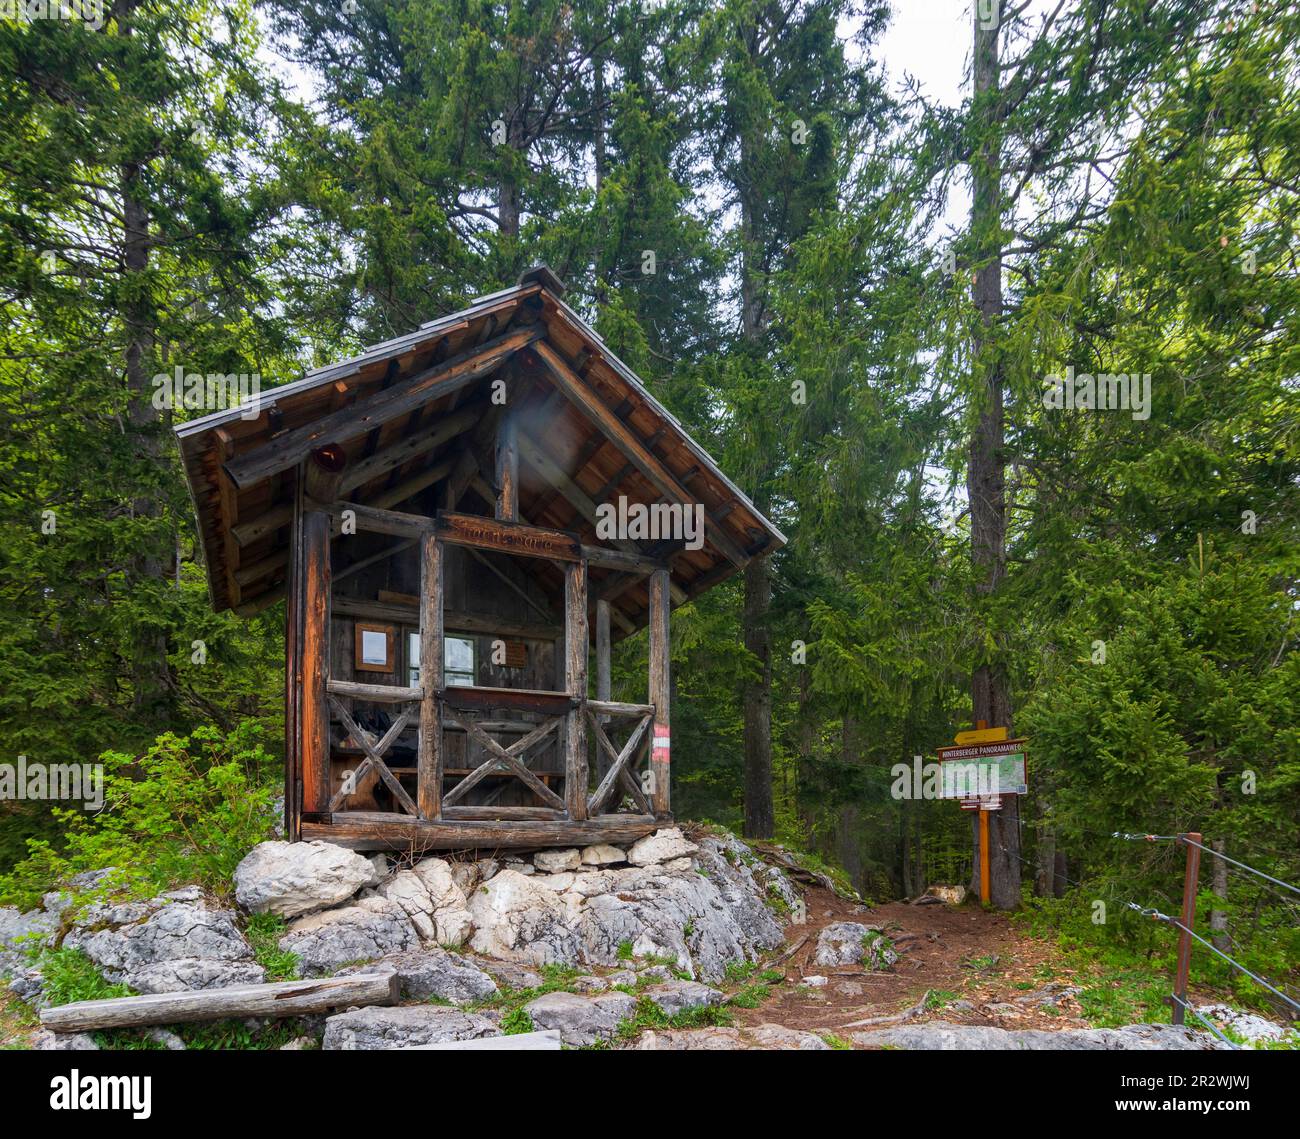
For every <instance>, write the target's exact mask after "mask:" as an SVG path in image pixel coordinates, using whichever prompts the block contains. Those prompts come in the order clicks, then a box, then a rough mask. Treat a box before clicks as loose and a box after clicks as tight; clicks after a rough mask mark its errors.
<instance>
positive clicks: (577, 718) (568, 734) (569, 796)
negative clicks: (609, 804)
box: [564, 558, 589, 821]
mask: <svg viewBox="0 0 1300 1139" xmlns="http://www.w3.org/2000/svg"><path fill="white" fill-rule="evenodd" d="M588 636H589V634H588V632H587V561H586V559H585V558H580V559H579V560H578V561H576V562H569V563H567V564H566V565H565V567H564V681H565V683H564V687H565V691H566V692H568V694H569V695H570V696H572V697H573V699H574V706H573V708H572V709H570V711H569V712H568V714H567V715H566V717H565V725H564V726H565V731H564V798H565V804H566V806H567V807H568V810H569V818H570V819H573V820H575V821H581V820H583V819H585V818H586V817H587V648H588Z"/></svg>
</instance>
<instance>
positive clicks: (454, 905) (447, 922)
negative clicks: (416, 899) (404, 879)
mask: <svg viewBox="0 0 1300 1139" xmlns="http://www.w3.org/2000/svg"><path fill="white" fill-rule="evenodd" d="M475 865H476V866H482V863H476V864H475ZM493 865H495V863H494V864H493ZM415 876H416V877H417V878H419V879H420V881H421V882H422V883H423V884H424V888H425V890H426V891H427V892H428V895H429V900H430V901H431V902H432V903H433V925H434V940H435V941H437V942H438V944H439V945H453V946H460V945H464V944H465V941H466V939H468V937H469V935H470V932H471V931H472V930H473V928H474V925H473V920H472V918H471V917H470V912H469V901H468V900H467V897H468V896H467V895H466V893H465V891H464V890H463V889H462V888H461V886H460V884H459V883H458V882H457V881H456V877H455V875H454V874H453V873H452V868H451V864H450V863H449V862H447V861H445V860H444V859H441V858H426V859H424V860H423V861H421V862H419V863H417V864H416V866H415Z"/></svg>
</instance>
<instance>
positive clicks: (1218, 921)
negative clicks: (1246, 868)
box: [1210, 838, 1231, 953]
mask: <svg viewBox="0 0 1300 1139" xmlns="http://www.w3.org/2000/svg"><path fill="white" fill-rule="evenodd" d="M1227 847H1228V843H1227V840H1226V839H1222V838H1216V839H1213V840H1212V841H1211V842H1210V849H1211V850H1214V851H1217V852H1218V853H1219V854H1224V853H1226V851H1227ZM1213 861H1214V866H1213V868H1212V869H1211V871H1210V889H1211V890H1212V891H1213V892H1214V896H1215V897H1216V898H1221V899H1222V900H1223V901H1224V902H1226V901H1227V900H1228V864H1227V863H1226V862H1224V861H1223V859H1222V858H1216V859H1214V860H1213ZM1210 941H1211V942H1212V943H1213V945H1214V948H1215V949H1217V950H1218V951H1219V952H1220V953H1227V952H1228V949H1229V947H1230V945H1231V942H1230V940H1229V938H1228V911H1227V910H1220V909H1212V910H1211V911H1210Z"/></svg>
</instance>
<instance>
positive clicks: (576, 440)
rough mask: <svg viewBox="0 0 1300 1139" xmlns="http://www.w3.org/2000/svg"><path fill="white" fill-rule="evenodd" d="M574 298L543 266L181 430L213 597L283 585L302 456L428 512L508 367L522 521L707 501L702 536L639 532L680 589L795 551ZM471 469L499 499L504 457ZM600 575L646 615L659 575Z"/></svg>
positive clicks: (375, 500)
mask: <svg viewBox="0 0 1300 1139" xmlns="http://www.w3.org/2000/svg"><path fill="white" fill-rule="evenodd" d="M562 294H563V285H562V284H560V282H559V281H558V279H557V278H556V277H555V275H554V274H553V273H551V271H550V270H549V269H546V268H545V267H544V266H542V267H538V268H536V269H533V270H530V271H529V272H528V273H525V274H524V275H523V276H522V277H521V278H520V281H519V283H518V284H517V285H515V286H513V287H511V288H508V289H503V290H501V291H500V292H496V293H492V294H490V295H489V296H485V297H482V298H480V299H478V300H477V301H475V302H474V303H473V304H471V305H470V306H469V307H467V308H465V309H463V310H461V311H460V312H456V313H452V314H450V315H448V316H445V317H442V318H440V319H438V320H433V321H430V322H428V323H427V324H424V325H422V326H421V327H420V328H418V329H417V330H415V331H414V332H410V333H407V334H405V335H403V336H399V337H396V338H394V339H392V340H388V341H385V342H384V343H382V344H376V345H374V346H373V347H371V348H367V349H366V350H365V351H364V352H362V353H361V354H360V355H358V356H355V357H353V358H352V359H350V360H345V361H342V362H340V363H337V364H331V365H329V366H327V367H324V368H318V369H315V370H314V371H311V372H308V373H307V374H306V375H305V376H303V378H302V379H300V380H297V381H295V382H293V383H289V384H285V385H283V386H281V387H277V388H272V389H270V390H267V391H264V392H262V394H261V397H260V403H259V405H258V414H257V416H256V418H244V417H243V414H242V409H240V408H238V407H236V408H230V409H228V410H224V411H218V412H214V413H212V414H210V415H206V416H204V417H202V418H200V419H195V420H191V421H189V422H186V423H183V424H180V425H178V426H177V427H176V435H177V437H178V439H179V442H180V449H181V456H182V461H183V463H184V467H185V472H186V476H187V478H188V481H189V486H190V491H191V494H192V497H193V500H194V504H195V509H196V511H197V514H198V522H199V532H200V535H201V536H202V541H203V547H204V552H205V561H206V566H207V573H208V586H209V590H210V593H211V597H212V603H213V606H214V608H215V609H217V610H218V611H220V610H222V609H227V608H233V609H235V610H236V611H237V612H240V613H244V614H251V613H255V612H257V611H258V610H260V609H262V608H264V607H266V606H267V605H270V604H272V603H273V602H274V601H276V600H277V599H278V598H279V597H281V596H283V591H284V582H285V578H286V573H287V566H288V526H289V522H290V520H291V516H292V503H293V499H294V492H295V481H296V479H297V477H298V469H299V467H298V464H299V463H300V462H301V461H302V459H304V458H305V457H306V456H307V455H309V454H310V453H311V452H312V451H314V450H316V449H318V448H320V447H323V446H325V445H326V444H334V445H336V446H338V447H341V448H342V449H343V451H344V452H345V453H346V456H347V467H346V470H345V475H344V482H343V492H342V496H341V497H342V498H344V499H346V500H348V501H350V502H357V503H363V504H366V505H373V506H380V507H384V508H388V509H399V508H400V509H405V510H408V511H415V512H419V511H420V502H421V501H422V500H423V501H428V498H427V496H428V495H429V493H430V488H434V487H437V486H438V485H439V484H440V483H441V482H442V480H444V479H448V478H453V477H459V478H464V477H465V474H466V472H465V471H464V469H463V467H464V461H465V460H464V454H465V452H466V447H465V443H466V441H467V440H469V439H472V438H474V433H475V432H476V431H477V432H479V433H480V434H481V433H482V430H483V427H484V424H485V421H486V420H488V418H489V417H490V415H491V414H492V410H493V406H494V405H493V402H492V399H491V393H492V391H493V387H492V385H493V381H494V380H499V379H501V378H507V383H508V385H509V391H510V406H511V409H512V412H513V413H514V414H515V416H516V418H517V422H518V433H519V448H520V455H521V460H522V461H521V463H520V487H519V511H520V516H521V518H522V519H524V520H526V521H528V522H530V523H532V524H534V525H537V526H547V527H552V528H555V529H563V530H571V531H574V532H577V533H578V534H580V535H581V537H582V540H583V541H584V542H586V543H589V544H592V545H598V544H602V543H600V542H599V541H598V540H597V538H596V530H595V525H594V521H593V519H594V508H595V506H596V505H598V504H601V503H605V502H615V501H617V499H618V498H619V496H625V497H626V498H627V500H628V502H629V503H644V504H647V505H650V504H654V503H659V502H665V501H667V502H675V501H681V502H689V503H701V504H702V505H703V507H704V510H705V524H704V545H703V547H702V548H701V549H699V550H694V551H692V550H687V549H684V548H682V546H681V544H680V543H678V544H676V545H664V544H662V543H660V544H657V545H656V544H655V543H637V544H636V548H637V549H638V550H639V551H641V552H644V553H648V554H653V555H654V556H656V557H659V558H665V559H667V560H668V561H669V564H670V566H671V571H672V587H673V594H674V596H675V597H676V599H677V600H678V601H680V600H682V599H684V598H689V597H693V596H695V595H697V594H699V593H701V592H703V591H704V590H706V589H708V588H710V587H711V586H713V585H715V584H717V583H718V582H719V581H722V580H723V579H725V578H726V577H728V576H730V575H731V574H732V573H734V572H736V571H737V570H738V569H739V568H740V567H741V566H743V565H744V564H745V563H746V562H747V561H748V560H749V559H751V558H754V557H760V556H764V555H766V554H769V553H771V552H772V551H773V550H775V549H778V548H779V547H780V546H782V545H783V544H784V543H785V538H784V536H783V535H782V534H781V532H780V531H779V530H778V529H777V528H776V527H775V526H773V525H772V523H771V522H769V521H768V520H767V519H766V518H764V517H763V515H762V514H760V513H759V511H758V510H757V509H756V508H755V507H754V505H753V503H752V502H750V500H749V499H748V498H747V497H746V496H745V495H744V494H743V493H742V492H741V491H740V490H739V488H737V487H736V486H735V484H734V483H732V482H731V481H730V480H729V479H728V478H727V477H726V476H725V475H724V474H723V473H722V472H721V471H720V470H719V469H718V467H717V465H716V464H715V463H714V462H713V460H712V459H711V458H710V457H709V456H708V455H707V454H706V453H705V451H704V450H703V448H701V447H700V446H699V444H697V443H696V442H695V441H694V440H693V439H691V438H690V436H689V435H687V433H686V432H685V430H684V429H683V428H682V426H681V424H680V423H679V422H678V421H677V420H676V419H675V418H674V417H673V416H672V415H671V414H670V413H669V412H668V411H667V410H666V409H665V408H664V407H663V406H662V405H661V404H660V403H659V402H658V401H657V400H656V399H655V398H654V397H653V396H652V395H651V394H650V393H649V392H648V391H647V390H646V388H645V386H644V385H643V384H642V383H641V381H640V380H639V379H638V378H637V377H636V376H635V375H634V374H633V373H632V371H631V370H630V369H629V368H628V367H627V366H626V365H625V364H624V363H623V362H622V361H621V360H619V359H618V357H617V356H615V355H614V354H613V353H612V352H611V351H610V350H609V349H608V348H607V347H606V346H605V344H604V342H603V341H602V340H601V339H600V337H599V336H598V335H597V334H596V333H595V332H594V331H593V330H592V329H591V327H590V326H589V325H587V324H586V323H585V322H584V321H583V320H582V319H581V318H580V317H579V316H578V315H577V313H575V312H574V311H573V310H572V309H571V308H570V307H569V306H568V305H566V304H565V303H564V300H563V295H562ZM498 387H499V385H498ZM458 461H459V463H460V465H461V470H460V471H459V472H458V471H457V470H456V467H457V463H458ZM472 477H473V480H474V481H473V484H471V485H476V486H477V489H478V491H479V494H480V497H486V496H487V495H488V494H489V493H490V492H491V490H492V489H493V488H492V487H491V485H490V484H491V482H492V472H491V469H490V467H487V468H486V469H481V470H478V471H475V472H472ZM485 484H486V485H485ZM422 496H424V498H423V499H422ZM490 505H491V504H490V503H489V504H488V506H489V507H490ZM488 513H490V509H489V510H488ZM624 546H625V547H626V546H627V543H624ZM599 572H600V571H595V570H593V576H592V583H591V596H592V597H597V596H602V595H603V596H606V597H607V598H608V599H609V600H611V603H612V604H613V606H614V616H615V621H616V623H617V625H618V627H619V629H620V630H621V631H622V632H623V633H627V632H630V631H632V630H633V629H635V628H639V627H640V626H642V625H644V624H645V621H646V619H647V610H648V596H647V593H646V586H645V582H644V581H642V580H640V579H638V578H637V577H636V576H635V575H632V574H627V575H623V576H624V577H626V578H627V580H626V581H624V580H620V575H619V573H618V572H617V571H614V570H607V571H605V572H604V574H603V576H598V574H599Z"/></svg>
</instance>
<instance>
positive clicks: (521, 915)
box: [469, 870, 579, 965]
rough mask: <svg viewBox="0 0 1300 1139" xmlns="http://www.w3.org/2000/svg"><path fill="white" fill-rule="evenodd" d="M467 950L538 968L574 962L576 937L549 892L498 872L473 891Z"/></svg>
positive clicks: (514, 875)
mask: <svg viewBox="0 0 1300 1139" xmlns="http://www.w3.org/2000/svg"><path fill="white" fill-rule="evenodd" d="M469 910H470V914H471V916H472V917H473V921H474V936H473V937H472V938H471V940H470V946H471V947H472V948H473V949H474V950H475V951H476V952H478V953H485V954H487V955H488V956H489V957H499V958H503V959H505V960H508V961H530V962H532V963H534V964H537V965H549V964H568V965H572V964H576V963H577V961H578V957H579V940H578V936H577V934H576V933H575V932H574V930H573V929H571V928H570V927H569V926H568V925H567V924H566V922H565V917H566V914H565V907H564V905H563V904H562V903H561V902H560V900H559V898H558V897H557V896H556V895H555V893H554V892H553V891H551V890H547V889H544V888H543V887H541V886H538V885H537V884H536V883H534V882H532V881H530V880H529V879H528V878H526V877H525V876H524V875H523V874H520V873H518V872H516V871H514V870H502V871H501V872H500V873H499V874H497V875H496V876H495V877H494V878H492V879H490V880H489V881H488V882H486V883H485V884H484V885H482V886H480V887H479V888H478V889H477V890H475V891H474V897H473V898H472V899H471V900H470V904H469Z"/></svg>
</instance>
